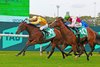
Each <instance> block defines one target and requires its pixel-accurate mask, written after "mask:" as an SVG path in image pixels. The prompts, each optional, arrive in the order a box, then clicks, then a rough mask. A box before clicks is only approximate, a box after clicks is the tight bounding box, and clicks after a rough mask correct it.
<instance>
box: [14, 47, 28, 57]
mask: <svg viewBox="0 0 100 67" xmlns="http://www.w3.org/2000/svg"><path fill="white" fill-rule="evenodd" d="M27 48H28V46H27V45H26V46H25V47H24V48H23V49H22V50H21V51H20V52H19V53H18V54H17V55H16V56H19V55H21V54H22V53H23V52H24V51H25V50H26V49H27Z"/></svg>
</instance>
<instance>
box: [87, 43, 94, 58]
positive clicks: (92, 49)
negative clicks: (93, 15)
mask: <svg viewBox="0 0 100 67" xmlns="http://www.w3.org/2000/svg"><path fill="white" fill-rule="evenodd" d="M89 45H90V47H91V51H90V52H89V54H88V55H89V56H90V55H91V56H92V52H93V51H94V49H95V48H94V47H95V44H90V43H89Z"/></svg>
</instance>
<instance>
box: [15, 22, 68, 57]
mask: <svg viewBox="0 0 100 67" xmlns="http://www.w3.org/2000/svg"><path fill="white" fill-rule="evenodd" d="M24 30H26V31H27V32H28V34H29V38H28V41H27V43H26V45H25V47H24V48H23V49H22V51H20V52H19V53H18V54H17V56H18V55H20V54H22V53H23V55H24V54H25V51H26V49H27V48H28V47H29V46H32V45H35V44H41V43H44V42H48V41H51V45H52V50H51V53H50V54H49V56H48V58H50V56H51V55H52V54H53V52H54V49H55V47H57V48H58V49H59V50H60V51H61V53H62V55H63V58H65V56H64V54H65V55H67V54H66V53H65V52H63V51H62V50H61V48H60V47H59V46H58V45H61V44H62V43H63V42H62V41H61V40H63V39H62V35H61V33H60V31H59V30H57V29H54V32H55V34H56V36H55V37H54V38H51V39H49V40H45V39H44V35H43V32H42V31H40V30H39V28H38V27H36V26H35V25H32V24H27V23H25V22H22V23H20V24H19V27H18V30H17V31H16V34H19V33H20V32H22V31H24Z"/></svg>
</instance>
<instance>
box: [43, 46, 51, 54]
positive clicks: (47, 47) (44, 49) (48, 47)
mask: <svg viewBox="0 0 100 67" xmlns="http://www.w3.org/2000/svg"><path fill="white" fill-rule="evenodd" d="M50 45H51V44H49V45H48V46H46V48H44V49H43V50H42V51H41V52H42V53H43V52H44V51H45V50H46V49H47V48H49V47H50Z"/></svg>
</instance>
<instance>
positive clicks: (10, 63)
mask: <svg viewBox="0 0 100 67" xmlns="http://www.w3.org/2000/svg"><path fill="white" fill-rule="evenodd" d="M17 53H18V51H0V67H100V54H98V53H94V55H93V56H92V57H90V61H87V60H86V56H85V55H83V56H81V57H80V58H78V59H75V57H74V56H69V57H66V59H63V58H62V55H61V53H60V52H55V53H54V54H53V55H52V57H51V58H50V59H47V56H48V55H47V54H46V53H45V52H44V53H43V55H42V56H40V54H39V52H34V51H27V52H26V56H19V57H16V56H15V55H16V54H17Z"/></svg>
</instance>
